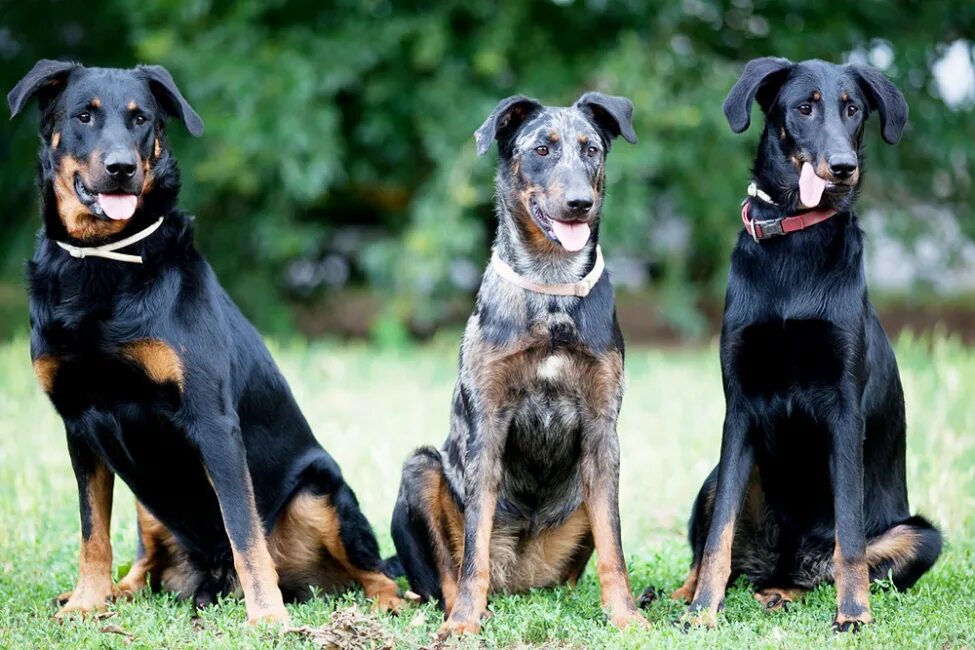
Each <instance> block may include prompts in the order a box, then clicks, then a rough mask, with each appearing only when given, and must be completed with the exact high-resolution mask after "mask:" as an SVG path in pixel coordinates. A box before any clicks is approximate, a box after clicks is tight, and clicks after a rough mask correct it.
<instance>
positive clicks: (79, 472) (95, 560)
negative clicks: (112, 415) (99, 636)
mask: <svg viewBox="0 0 975 650" xmlns="http://www.w3.org/2000/svg"><path fill="white" fill-rule="evenodd" d="M68 453H69V455H70V456H71V467H72V468H73V469H74V474H75V478H76V479H77V482H78V505H79V510H80V514H81V555H80V562H79V570H78V583H77V585H76V586H75V588H74V591H72V592H71V594H70V595H68V594H65V595H64V596H67V602H66V603H65V604H64V606H63V607H61V609H60V610H58V612H57V614H55V617H56V618H59V619H61V618H64V617H66V616H69V615H71V614H73V613H79V614H82V615H85V614H87V613H89V612H92V611H96V610H100V609H105V604H106V602H108V601H109V600H111V599H112V597H113V596H114V595H115V587H114V585H113V582H112V540H111V532H110V529H111V521H112V487H113V486H114V484H115V475H114V474H113V473H112V471H111V470H110V469H109V468H108V466H107V465H106V464H105V463H104V462H103V461H102V460H101V459H100V458H98V457H97V456H96V455H95V454H94V452H93V451H92V450H91V448H90V447H89V446H88V444H87V443H86V442H85V441H84V440H83V439H82V438H81V436H80V435H79V434H78V432H77V431H73V430H72V427H70V426H69V427H68ZM64 596H62V598H63V597H64Z"/></svg>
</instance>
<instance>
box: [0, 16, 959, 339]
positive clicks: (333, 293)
mask: <svg viewBox="0 0 975 650" xmlns="http://www.w3.org/2000/svg"><path fill="white" fill-rule="evenodd" d="M973 35H975V2H971V0H939V1H938V2H924V1H921V0H913V1H908V2H880V1H878V0H859V1H858V2H839V1H837V0H828V1H822V2H816V3H810V2H802V1H799V0H731V1H730V2H729V1H717V0H683V1H681V2H662V1H655V0H625V1H619V2H614V1H612V0H576V1H572V0H560V1H555V2H550V1H537V2H528V1H511V0H502V1H500V2H483V1H475V0H466V1H462V0H457V1H444V2H419V1H412V2H411V1H398V2H392V1H390V0H332V1H330V2H318V1H311V0H305V1H302V0H270V1H266V2H258V1H256V0H138V1H136V0H102V1H101V2H99V3H76V2H70V1H68V0H30V1H29V2H12V1H11V0H0V61H2V67H0V82H2V83H0V86H2V87H3V88H4V92H6V91H7V90H9V89H10V88H11V87H12V86H13V85H14V84H15V83H16V81H17V80H18V79H19V78H20V77H21V76H22V75H23V74H24V73H25V72H26V71H27V70H28V69H29V68H30V67H31V66H32V65H33V63H34V62H35V61H36V60H37V59H39V58H43V57H47V58H69V59H75V60H79V61H81V62H83V63H86V64H88V65H104V66H123V67H129V66H132V65H134V64H135V63H138V62H146V63H150V62H151V63H161V64H163V65H165V66H167V67H168V68H169V70H170V71H171V72H172V73H173V75H174V76H175V78H176V80H177V81H178V83H179V84H180V86H181V88H182V90H183V92H184V94H185V95H186V96H187V97H188V98H189V99H190V101H191V103H193V105H194V106H195V108H196V109H197V111H198V112H199V113H200V114H201V115H202V116H203V118H204V120H205V121H206V125H207V130H206V133H205V134H204V136H203V138H201V139H199V140H194V139H192V138H190V137H189V136H187V135H186V134H185V132H184V131H183V130H182V128H181V127H180V126H178V125H175V124H174V125H173V126H172V127H171V128H170V129H169V131H170V134H171V139H172V146H173V148H174V149H175V151H176V155H177V158H178V160H179V161H180V164H181V167H182V171H183V180H184V191H183V205H184V207H185V208H186V209H188V210H189V211H191V212H193V213H194V214H196V215H197V216H198V228H197V236H198V243H199V246H200V248H201V249H202V250H203V252H204V253H205V254H206V255H207V257H208V258H209V260H210V261H211V263H212V264H213V265H214V267H215V268H216V270H217V273H218V274H219V276H220V278H221V280H222V282H223V283H224V285H225V286H226V287H227V288H228V290H229V291H230V292H231V294H232V295H233V297H234V298H235V299H236V300H237V302H238V304H240V305H241V307H242V308H243V309H244V311H245V313H246V314H247V315H248V316H249V317H251V318H252V319H253V320H254V321H255V322H256V323H257V324H258V325H259V327H261V328H262V329H263V330H264V331H265V332H267V333H270V334H275V335H281V334H288V333H291V332H294V331H296V329H297V330H298V331H301V332H303V333H306V334H325V333H334V332H349V331H351V332H355V331H361V332H363V333H370V334H371V335H372V336H374V337H376V338H378V339H380V340H384V341H390V340H399V339H402V338H403V337H406V336H409V335H410V334H413V335H421V336H422V335H427V334H430V333H432V332H433V331H435V330H436V329H437V328H438V327H440V326H442V325H444V324H447V323H456V322H458V320H459V319H463V318H464V317H465V316H466V314H467V313H468V310H469V299H470V293H471V292H472V291H473V290H474V288H476V285H477V282H478V279H479V275H480V273H481V270H482V268H483V264H484V263H485V261H486V259H487V256H488V249H489V245H490V241H491V236H492V233H493V229H494V225H495V221H494V217H493V206H492V192H493V184H492V176H493V173H494V163H495V160H496V155H495V154H494V153H492V154H490V155H488V156H485V158H484V159H482V160H479V159H477V157H476V155H475V152H474V145H473V139H472V137H471V136H472V134H473V131H474V130H475V129H476V128H477V127H478V126H479V125H480V123H481V122H482V121H483V119H484V118H485V117H486V116H487V114H488V113H489V112H490V111H491V109H492V108H493V107H494V105H495V104H496V103H497V101H498V100H499V99H501V98H503V97H506V96H508V95H512V94H516V93H522V94H527V95H530V96H534V97H538V98H539V99H541V100H542V101H543V102H545V103H549V104H568V103H571V102H572V101H574V100H575V98H576V97H578V95H579V94H581V93H582V92H583V91H585V90H588V89H597V90H601V91H604V92H608V93H612V94H619V95H626V96H628V97H629V98H631V99H632V100H633V102H634V104H635V105H636V118H635V126H636V131H637V133H638V135H639V137H640V144H639V145H637V146H629V145H626V144H625V143H620V144H618V145H617V146H616V147H615V148H614V151H613V153H612V155H611V157H610V162H609V168H608V169H609V181H608V187H609V192H610V195H609V198H608V201H607V204H606V210H605V215H604V226H603V231H602V232H603V243H604V247H605V248H606V250H607V254H608V258H609V260H610V262H611V268H612V269H613V271H614V275H615V277H616V279H617V282H618V284H620V285H622V286H623V288H624V289H629V292H630V293H629V294H627V292H626V291H624V292H623V294H624V298H621V300H623V301H624V302H625V296H626V295H631V296H636V298H631V302H635V303H638V304H640V305H643V306H645V307H646V306H652V310H653V311H654V318H656V319H658V320H660V321H661V322H662V323H663V325H664V326H665V327H666V328H669V329H670V330H672V331H674V332H677V333H679V335H680V336H683V337H696V336H701V335H703V334H706V333H708V332H709V331H710V330H709V320H708V313H709V307H708V306H709V305H711V306H712V307H713V306H714V305H717V306H718V307H720V300H721V295H722V291H723V285H724V280H725V274H726V267H727V259H728V255H729V252H730V250H731V246H732V242H733V238H734V236H735V235H736V233H737V231H738V229H739V228H740V223H739V220H738V212H737V206H738V204H739V201H740V200H741V197H742V196H743V192H744V187H745V185H746V183H747V181H748V178H749V176H748V174H749V166H750V163H751V157H752V154H753V151H754V147H755V144H756V142H757V140H758V130H757V129H755V127H754V126H753V130H752V131H751V132H749V133H747V134H745V135H743V136H735V135H734V134H732V133H731V131H730V130H729V128H728V126H727V124H726V122H725V120H724V116H723V114H722V112H721V102H722V100H723V98H724V95H725V94H726V92H727V91H728V89H729V88H730V87H731V85H732V84H733V83H734V81H735V80H736V79H737V77H738V74H739V73H740V71H741V68H742V66H743V64H744V62H746V61H747V60H748V59H750V58H752V57H756V56H764V55H770V54H774V55H778V56H785V57H788V58H791V59H793V60H802V59H807V58H822V59H826V60H829V61H834V62H842V61H847V60H856V61H863V62H869V63H873V64H875V65H877V66H878V67H881V68H882V69H884V71H885V72H886V73H887V74H888V75H889V76H890V77H891V78H893V79H894V80H895V81H896V83H897V84H898V85H899V86H900V87H901V88H902V89H903V91H904V93H905V95H906V96H907V99H908V102H909V104H910V106H911V122H910V127H909V130H908V131H907V132H906V134H905V136H904V138H903V140H902V142H901V144H900V145H899V146H897V147H888V146H886V145H884V144H883V143H882V141H881V140H880V138H879V137H878V135H879V128H878V126H877V125H876V124H875V123H874V124H871V125H869V133H868V135H867V148H868V152H869V156H870V162H869V168H868V179H867V182H866V187H865V191H864V195H863V199H862V203H861V207H862V209H861V212H867V213H869V212H871V211H873V212H876V213H878V214H882V215H883V218H882V219H881V220H880V221H881V222H882V224H883V226H882V230H883V236H884V238H885V241H886V240H887V239H886V238H889V237H891V236H892V237H893V238H894V239H895V240H896V241H899V242H904V244H903V245H902V247H901V248H897V247H896V246H895V247H894V248H893V249H892V250H894V251H895V254H894V265H893V266H894V267H900V266H901V263H902V262H903V260H902V259H901V254H900V253H897V252H896V251H902V252H903V251H908V252H912V251H915V250H921V251H922V253H923V251H925V250H927V251H928V252H927V253H926V254H927V256H928V258H931V257H932V256H933V257H934V258H935V259H936V261H937V262H938V265H936V267H937V269H940V268H941V267H942V266H945V268H948V267H949V266H952V265H954V267H953V268H957V267H959V265H960V267H961V268H962V271H961V277H962V280H965V279H966V278H967V279H970V277H971V274H970V273H969V275H965V271H964V268H965V267H966V262H967V268H968V269H969V271H970V269H971V268H975V258H972V255H973V250H975V249H973V248H972V246H971V245H970V243H971V242H970V240H969V239H968V237H970V236H972V235H973V234H975V223H973V219H972V214H971V211H972V206H973V205H975V200H973V199H975V180H973V162H975V119H973V103H975V78H969V77H972V76H973V74H972V58H973V43H972V40H971V39H972V38H973ZM949 64H951V65H949ZM939 72H940V76H939ZM946 80H947V81H948V82H950V83H948V84H947V85H946V83H945V81H946ZM33 112H34V111H31V113H33ZM756 123H757V122H756ZM35 126H36V117H34V116H32V115H31V114H30V113H28V115H27V116H26V117H24V118H20V119H18V120H16V121H15V122H6V121H4V123H3V126H2V130H0V197H2V198H0V207H2V209H0V224H2V226H3V233H4V237H3V239H2V240H0V255H2V266H0V309H2V310H3V314H2V317H0V334H5V335H9V334H10V333H11V332H14V331H17V330H22V329H24V328H26V324H27V323H26V321H27V318H26V309H25V306H24V302H25V298H24V289H23V266H24V261H25V259H27V258H28V257H29V256H30V253H31V250H32V246H33V242H32V240H33V237H34V233H35V232H36V230H37V227H38V225H39V220H38V218H37V208H36V204H37V199H36V190H35V187H34V170H35V168H36V151H37V146H38V141H37V135H36V128H35ZM939 242H940V243H939ZM932 248H933V251H932V250H929V249H932ZM889 256H890V255H888V257H889ZM953 256H954V258H957V259H954V258H953ZM966 256H967V257H966ZM921 257H922V258H923V255H922V256H921ZM937 269H936V270H935V271H933V272H931V273H930V274H929V275H932V276H933V277H932V278H925V277H924V274H923V273H920V274H919V275H918V274H915V275H916V276H917V277H915V276H912V277H910V278H908V279H907V280H906V281H905V282H904V283H902V285H899V293H900V294H902V295H903V296H906V298H905V300H907V301H908V302H911V301H914V302H918V303H920V302H924V301H925V300H927V299H928V296H930V295H932V292H933V291H935V290H937V291H939V292H940V293H939V295H945V294H946V295H947V297H946V298H945V300H950V299H953V298H951V294H952V292H953V291H955V292H958V291H959V286H960V287H961V289H964V288H965V287H966V286H968V285H965V284H964V283H962V284H961V285H957V286H956V285H954V284H951V283H948V286H942V285H944V283H943V282H940V280H942V279H943V278H944V277H945V276H944V274H945V273H946V272H947V271H941V270H937ZM879 274H880V275H888V274H887V273H885V272H883V270H881V271H880V272H879ZM962 292H963V291H962ZM939 300H940V299H939ZM624 330H626V328H625V327H624Z"/></svg>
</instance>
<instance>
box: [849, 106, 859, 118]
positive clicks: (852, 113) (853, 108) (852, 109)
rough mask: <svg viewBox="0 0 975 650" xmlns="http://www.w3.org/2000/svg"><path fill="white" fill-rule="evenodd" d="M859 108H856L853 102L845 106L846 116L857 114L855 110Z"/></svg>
mask: <svg viewBox="0 0 975 650" xmlns="http://www.w3.org/2000/svg"><path fill="white" fill-rule="evenodd" d="M859 110H860V109H859V108H857V107H856V106H854V105H853V104H850V105H849V106H847V107H846V114H847V116H848V117H853V116H854V115H856V114H857V111H859Z"/></svg>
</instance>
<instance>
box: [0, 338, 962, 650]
mask: <svg viewBox="0 0 975 650" xmlns="http://www.w3.org/2000/svg"><path fill="white" fill-rule="evenodd" d="M448 339H449V340H448ZM897 349H898V355H899V360H900V364H901V370H902V375H903V379H904V385H905V389H906V392H907V406H908V419H909V440H908V447H909V451H908V475H909V481H910V488H911V497H912V506H913V507H914V508H915V509H916V510H918V511H920V512H923V513H924V514H926V515H928V516H929V517H931V518H932V519H934V520H935V521H936V522H937V523H938V524H939V525H940V526H941V527H942V529H943V530H944V532H945V534H946V537H947V544H946V548H945V552H944V554H943V556H942V559H941V561H940V562H939V563H938V564H937V565H936V567H935V568H934V569H933V570H932V572H931V573H929V574H928V575H927V576H925V577H924V578H923V579H922V580H921V582H920V583H919V584H918V585H917V587H915V588H914V589H913V590H911V591H909V592H907V593H897V592H893V591H887V592H883V591H879V590H874V593H873V597H872V601H873V607H874V614H875V617H876V619H877V623H876V624H875V625H873V626H871V627H869V628H868V629H866V630H865V631H864V632H862V633H861V634H859V635H857V636H852V635H844V636H841V637H834V636H833V635H832V633H831V631H830V622H831V619H832V614H833V608H834V605H833V599H834V590H833V588H832V587H821V588H819V589H818V590H816V591H814V592H813V593H811V594H809V596H808V597H807V598H806V599H805V600H804V601H803V602H802V603H801V604H799V605H798V606H797V607H794V608H793V609H792V610H791V611H789V612H781V613H772V614H766V613H764V612H762V611H760V609H759V607H758V605H757V604H756V603H755V602H754V601H753V599H752V596H751V592H750V591H749V589H748V587H747V585H745V584H743V583H739V584H738V585H737V586H736V587H735V588H733V589H732V590H730V591H729V594H728V601H727V609H726V611H725V613H724V615H723V617H722V620H721V623H720V626H719V628H718V629H717V630H713V631H705V630H695V631H692V632H691V633H689V634H684V633H681V632H679V631H678V629H677V628H676V627H675V626H674V625H673V624H672V623H673V622H674V621H675V620H676V619H677V617H678V616H679V615H680V613H681V607H680V606H678V605H676V604H674V603H671V602H670V601H668V600H663V601H660V602H657V603H655V604H653V605H652V606H651V608H650V609H649V611H648V612H647V616H648V618H649V620H650V622H651V623H652V626H653V628H652V630H651V631H650V632H642V631H637V630H631V631H627V632H625V633H620V632H617V631H616V630H615V629H612V628H611V627H610V626H608V625H607V624H606V622H605V619H604V617H603V615H602V612H601V611H600V607H599V587H598V584H597V583H596V580H595V577H594V575H593V572H592V570H591V566H590V569H589V570H588V571H587V573H586V575H585V577H584V579H583V580H582V581H581V582H580V585H579V587H578V588H576V589H567V588H559V589H545V590H538V591H535V592H533V593H531V594H526V595H520V596H506V597H495V598H492V599H491V605H490V608H491V610H492V611H493V612H494V617H493V618H492V619H491V620H490V621H488V622H487V623H486V624H485V626H484V633H483V636H482V638H481V640H480V641H479V640H476V639H466V640H464V641H462V642H460V645H461V646H462V647H478V644H479V643H481V642H483V644H485V645H486V646H487V647H511V646H515V647H518V646H525V645H533V644H539V645H544V646H547V647H559V648H562V647H588V648H600V647H606V648H609V647H612V648H619V647H635V648H636V647H648V648H649V647H652V648H658V647H674V648H684V647H686V648H697V647H714V648H726V647H727V648H738V647H745V646H749V647H763V648H764V647H767V648H806V647H820V646H829V647H851V646H855V647H881V648H891V647H898V648H905V647H920V648H942V647H944V648H953V647H965V646H969V647H970V646H973V645H975V595H973V594H975V569H973V567H975V511H973V505H975V401H973V395H975V350H970V349H966V348H963V347H962V346H960V345H959V344H956V343H953V342H951V341H945V340H940V339H939V340H934V341H933V342H932V341H914V340H908V339H904V340H901V341H900V342H899V343H898V345H897ZM273 352H274V353H275V356H276V357H277V358H278V359H279V361H280V363H281V366H282V368H283V370H284V373H285V375H286V376H287V377H288V379H289V380H290V381H291V385H292V387H293V389H294V391H295V394H296V395H297V398H298V401H299V402H300V404H301V406H302V407H303V409H304V411H305V414H306V415H307V417H308V419H309V421H310V422H311V423H312V426H313V427H314V429H315V431H316V432H317V434H318V436H319V437H320V439H321V440H322V442H323V443H324V444H325V446H326V447H327V448H328V450H329V451H330V452H331V453H332V454H333V455H334V456H335V457H336V459H337V460H338V461H339V463H340V464H341V465H342V468H343V470H344V472H345V475H346V477H347V479H348V480H349V482H350V483H351V484H352V487H353V488H354V489H355V491H356V493H357V494H358V496H359V499H360V501H361V503H362V506H363V508H364V510H365V512H366V515H367V516H368V517H369V520H370V521H371V522H372V524H373V526H374V527H375V530H376V532H377V535H378V536H379V539H380V543H381V545H382V547H383V551H384V552H385V553H391V552H392V551H393V547H392V543H391V541H390V537H389V532H388V522H389V518H390V513H391V510H392V506H393V500H394V498H395V495H396V490H397V482H398V479H399V468H400V464H401V463H402V461H403V459H404V458H405V457H406V455H407V454H408V453H409V451H410V450H411V449H412V448H413V447H415V446H417V445H420V444H427V443H432V444H439V443H440V442H441V441H442V440H443V439H444V437H445V434H446V425H447V416H448V413H449V404H450V392H451V388H452V384H453V379H454V370H455V360H456V338H455V337H445V338H444V339H443V340H441V341H439V342H437V343H435V344H434V345H432V346H429V347H426V348H418V349H407V350H400V351H377V350H375V349H370V348H366V347H360V346H353V347H337V346H334V345H328V344H316V345H311V346H306V345H303V344H294V345H287V346H283V347H282V346H274V349H273ZM627 378H628V387H627V397H626V398H625V400H624V403H623V413H622V418H621V422H620V437H621V444H622V479H621V509H622V516H623V538H624V547H625V550H626V553H627V558H628V560H629V563H630V569H631V576H632V581H633V585H634V589H635V590H637V589H639V588H641V587H643V586H645V585H648V584H652V585H656V586H657V587H660V588H662V589H664V590H667V591H669V590H672V589H674V588H675V587H677V586H678V585H679V584H680V582H681V581H682V579H683V577H684V572H685V570H686V567H687V564H688V562H689V559H690V552H689V550H688V547H687V544H686V542H685V540H684V521H685V520H686V518H687V515H688V512H689V509H690V505H691V501H692V499H693V498H694V495H695V494H696V491H697V489H698V487H699V486H700V483H701V481H702V480H703V479H704V477H705V476H706V475H707V473H708V472H709V471H710V469H711V467H712V466H713V464H714V463H715V461H716V459H717V455H718V446H719V439H720V428H721V426H720V425H721V419H722V416H723V412H724V403H723V401H722V397H721V391H720V380H719V370H718V363H717V357H716V353H715V349H714V348H713V347H712V348H707V349H702V350H684V349H675V350H655V349H634V350H630V351H629V354H628V356H627ZM0 413H2V417H0V647H3V648H27V647H38V648H47V647H63V648H83V647H133V648H182V647H217V648H237V647H284V648H290V647H313V646H314V641H313V640H312V639H310V638H307V637H304V636H300V635H292V634H289V635H283V636H282V635H280V634H279V633H278V632H276V631H275V630H273V629H257V630H254V629H250V628H247V627H246V626H245V625H244V624H243V620H244V609H243V604H242V603H241V602H239V601H237V600H234V599H228V600H226V601H224V602H223V603H221V604H220V605H219V606H218V607H216V608H212V609H210V610H208V611H206V612H204V613H203V614H202V615H201V616H200V617H199V618H198V619H194V618H192V617H191V608H190V605H189V604H187V603H185V602H178V601H176V600H175V599H173V598H172V597H169V596H165V595H140V596H139V597H137V598H136V599H135V600H134V601H133V602H129V603H120V604H117V605H115V606H113V607H112V608H111V611H112V612H114V614H115V615H114V616H113V617H111V618H108V619H104V620H97V621H85V622H77V621H73V622H67V623H64V624H59V623H56V622H54V621H53V620H52V619H51V615H52V614H53V612H54V608H53V605H52V604H51V599H52V598H53V597H54V596H55V595H56V594H58V593H59V592H61V591H63V590H66V589H69V588H71V587H72V586H73V583H74V580H75V572H76V567H77V552H78V538H79V524H78V515H77V508H76V503H77V497H76V493H75V486H74V478H73V476H72V474H71V469H70V466H69V463H68V457H67V453H66V451H65V444H64V440H63V433H62V429H61V424H60V421H59V420H58V418H57V416H56V415H55V413H54V411H53V409H52V408H51V406H50V405H49V404H48V402H47V400H46V399H45V398H44V397H43V395H42V394H41V391H40V390H39V389H38V388H37V386H36V384H35V381H34V378H33V375H32V373H31V371H30V364H29V363H28V354H27V345H26V343H25V342H24V341H18V342H14V343H12V344H9V345H6V346H2V347H0ZM132 503H133V501H132V497H131V495H130V494H129V492H128V490H127V488H125V486H124V485H121V484H119V485H118V486H117V488H116V497H115V521H114V522H113V523H114V525H113V541H114V547H115V558H116V560H115V561H116V566H118V567H124V566H125V565H126V564H127V563H128V562H129V560H130V559H131V557H132V555H133V553H134V551H135V522H134V514H133V508H132ZM289 609H290V611H291V616H292V619H293V623H294V624H295V625H308V626H313V627H315V628H322V627H324V628H329V625H330V622H331V623H333V625H332V626H331V628H329V630H330V631H331V632H335V633H338V632H341V631H342V630H341V629H338V626H336V625H334V622H335V620H336V619H337V618H340V617H336V616H335V615H334V614H335V612H336V611H338V610H341V614H342V617H354V618H355V619H356V620H357V621H358V626H359V629H358V635H359V637H358V638H360V639H364V640H363V643H365V644H366V645H365V646H364V647H369V646H368V643H369V641H368V639H365V637H368V636H370V634H371V635H372V638H373V639H374V640H373V641H372V643H373V644H379V643H381V642H382V641H383V640H385V641H388V642H389V643H393V644H395V645H396V647H403V648H414V647H419V646H422V645H424V644H428V643H430V641H431V637H432V634H433V633H434V632H435V631H436V629H437V627H438V626H439V624H440V620H441V619H440V615H439V613H438V611H437V610H435V609H434V608H433V607H431V606H422V607H414V608H412V609H411V610H409V611H407V612H406V613H405V614H403V615H401V616H399V617H391V616H373V615H371V614H370V613H369V611H368V605H367V603H366V602H365V601H364V600H363V598H362V596H361V594H356V593H353V594H347V595H344V596H340V597H323V598H322V599H318V600H315V601H313V602H310V603H305V604H302V605H296V606H289ZM109 626H114V627H109ZM103 629H104V630H115V632H116V633H112V632H110V631H103ZM370 630H371V632H369V631H370ZM117 632H126V633H128V634H129V635H131V636H124V635H122V634H118V633H117Z"/></svg>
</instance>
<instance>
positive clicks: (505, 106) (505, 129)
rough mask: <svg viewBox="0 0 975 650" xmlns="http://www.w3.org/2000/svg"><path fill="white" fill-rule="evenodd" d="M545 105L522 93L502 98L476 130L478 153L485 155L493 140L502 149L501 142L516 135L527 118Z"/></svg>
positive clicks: (475, 138) (475, 139)
mask: <svg viewBox="0 0 975 650" xmlns="http://www.w3.org/2000/svg"><path fill="white" fill-rule="evenodd" d="M542 108H543V106H542V105H541V104H540V103H538V102H537V101H536V100H534V99H531V98H529V97H524V96H522V95H515V96H513V97H508V98H507V99H502V100H501V101H500V102H499V103H498V105H497V106H496V107H495V108H494V110H493V111H492V112H491V114H490V115H488V118H487V119H486V120H484V124H482V125H481V128H479V129H478V130H477V131H475V132H474V142H476V143H477V155H478V156H483V155H484V154H485V153H487V150H488V149H490V148H491V142H493V141H494V140H497V141H498V143H499V144H498V146H499V148H501V149H502V150H504V148H505V147H502V146H501V144H502V143H503V142H506V141H507V140H509V139H510V138H511V136H512V135H514V133H515V131H517V130H518V127H520V126H521V125H522V124H524V123H525V120H526V119H528V118H529V117H531V116H532V115H534V114H535V113H537V112H538V111H540V110H542Z"/></svg>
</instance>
